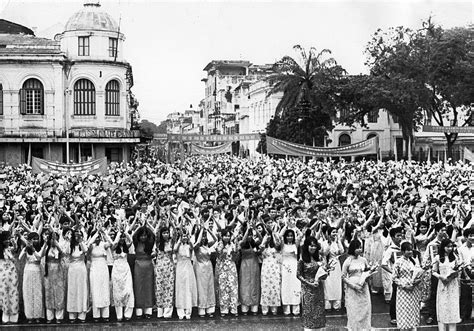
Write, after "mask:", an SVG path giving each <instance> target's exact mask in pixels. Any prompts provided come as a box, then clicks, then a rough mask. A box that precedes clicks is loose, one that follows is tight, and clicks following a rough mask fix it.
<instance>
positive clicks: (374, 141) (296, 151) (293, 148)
mask: <svg viewBox="0 0 474 331" xmlns="http://www.w3.org/2000/svg"><path fill="white" fill-rule="evenodd" d="M266 139H267V153H268V154H281V155H291V156H317V157H339V156H358V155H369V154H377V153H378V138H377V137H374V138H371V139H368V140H364V141H361V142H358V143H355V144H351V145H346V146H341V147H312V146H307V145H301V144H296V143H291V142H288V141H284V140H280V139H276V138H272V137H269V136H267V138H266Z"/></svg>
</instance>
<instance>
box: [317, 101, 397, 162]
mask: <svg viewBox="0 0 474 331" xmlns="http://www.w3.org/2000/svg"><path fill="white" fill-rule="evenodd" d="M346 111H348V110H346ZM338 115H339V116H340V117H344V116H345V114H344V111H342V112H340V113H339V114H338ZM365 123H366V125H365V126H361V125H354V126H353V127H349V126H347V125H343V124H336V125H335V127H334V129H333V130H332V131H331V132H329V136H328V139H327V146H326V147H338V146H345V145H350V144H354V143H356V142H360V141H363V140H367V139H370V138H374V137H377V138H378V140H379V147H380V149H381V153H382V157H384V158H385V157H392V156H394V154H395V151H394V146H396V149H397V155H398V156H401V155H403V153H404V151H405V148H406V146H405V144H404V141H403V136H402V130H401V128H400V125H399V124H398V119H397V118H396V117H394V116H391V115H389V114H388V113H387V111H385V110H383V109H381V110H375V111H372V112H370V113H369V114H368V115H367V116H366V118H365Z"/></svg>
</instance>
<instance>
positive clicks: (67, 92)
mask: <svg viewBox="0 0 474 331" xmlns="http://www.w3.org/2000/svg"><path fill="white" fill-rule="evenodd" d="M71 94H72V91H71V90H70V89H69V88H66V89H65V90H64V116H65V118H64V125H65V127H66V164H69V111H68V110H69V106H68V101H69V98H68V96H70V95H71Z"/></svg>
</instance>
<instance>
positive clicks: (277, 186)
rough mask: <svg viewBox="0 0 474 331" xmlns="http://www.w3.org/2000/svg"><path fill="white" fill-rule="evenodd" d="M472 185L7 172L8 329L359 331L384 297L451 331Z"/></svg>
mask: <svg viewBox="0 0 474 331" xmlns="http://www.w3.org/2000/svg"><path fill="white" fill-rule="evenodd" d="M472 170H473V168H472V166H471V165H469V164H464V163H454V164H453V163H441V162H439V163H433V164H429V163H416V162H404V161H400V162H391V161H388V162H374V161H361V162H354V163H346V162H344V161H339V162H335V161H331V162H319V161H316V160H310V161H309V162H302V160H300V159H291V160H276V159H270V158H267V157H262V158H260V159H258V160H250V159H241V158H236V157H231V156H212V157H211V156H197V157H191V158H188V159H186V160H185V161H184V163H180V162H178V163H176V164H162V163H159V162H157V161H153V160H143V159H142V160H135V161H133V162H130V163H128V164H112V165H110V166H109V169H108V173H107V174H103V175H84V176H77V175H76V176H70V175H49V174H44V173H40V174H34V173H32V172H31V169H30V167H28V166H27V165H22V166H19V167H9V166H3V167H2V168H1V169H0V224H1V229H0V230H1V232H0V310H1V311H2V322H3V323H18V321H19V319H20V320H22V319H23V316H24V318H25V319H26V321H27V322H28V323H38V322H43V321H45V322H46V323H63V322H64V323H66V322H67V323H81V322H85V321H86V317H87V316H90V318H92V319H94V320H97V321H99V320H102V321H104V322H107V321H109V319H110V318H112V319H113V320H118V321H122V320H124V321H127V320H130V319H132V318H144V319H149V318H171V317H173V316H176V315H177V317H178V318H179V319H191V318H199V317H204V316H207V317H213V316H215V315H216V314H218V315H220V316H223V317H225V316H229V315H230V316H237V315H247V314H253V315H257V314H262V315H267V314H273V315H276V314H284V315H288V316H301V321H302V324H303V327H304V328H305V329H319V328H323V327H324V326H325V324H326V314H327V311H329V310H335V311H340V310H343V311H345V312H346V313H347V319H348V324H347V327H348V328H349V329H351V330H363V329H364V330H365V329H370V327H371V315H372V314H371V298H372V296H373V295H380V296H383V297H384V300H385V301H386V302H387V310H388V311H389V312H390V318H391V323H392V324H393V325H396V326H397V328H400V329H412V328H415V327H417V326H418V325H420V323H421V320H422V319H421V316H422V314H421V312H422V311H423V313H424V321H425V322H426V323H438V326H439V328H440V330H442V329H444V328H449V329H450V330H454V329H455V328H456V324H457V323H460V322H461V320H466V319H470V318H471V311H472V294H471V293H472V292H471V284H470V277H471V276H472V275H471V269H472V266H473V261H474V246H473V244H474V230H473V227H472V226H473V225H474V218H473V213H474V208H473V206H474V197H473V196H472V194H473V192H474V191H473V190H474V174H473V172H472ZM111 307H112V308H113V309H112V308H111ZM111 312H112V314H111ZM20 316H21V317H20ZM87 318H88V317H87Z"/></svg>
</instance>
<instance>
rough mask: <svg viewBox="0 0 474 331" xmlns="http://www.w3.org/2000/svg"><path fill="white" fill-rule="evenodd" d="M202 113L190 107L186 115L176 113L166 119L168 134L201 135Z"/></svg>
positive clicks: (185, 112)
mask: <svg viewBox="0 0 474 331" xmlns="http://www.w3.org/2000/svg"><path fill="white" fill-rule="evenodd" d="M199 123H200V112H199V111H198V110H194V109H193V106H192V105H190V107H189V109H187V110H185V111H184V113H180V112H174V113H170V114H168V116H167V117H166V132H167V133H174V134H177V133H181V134H199V133H200V132H199V129H200V125H199Z"/></svg>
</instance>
